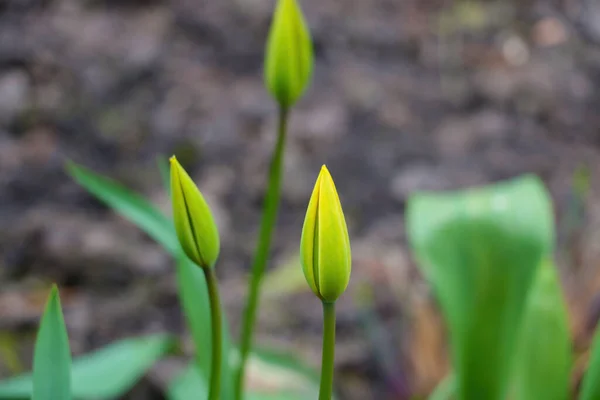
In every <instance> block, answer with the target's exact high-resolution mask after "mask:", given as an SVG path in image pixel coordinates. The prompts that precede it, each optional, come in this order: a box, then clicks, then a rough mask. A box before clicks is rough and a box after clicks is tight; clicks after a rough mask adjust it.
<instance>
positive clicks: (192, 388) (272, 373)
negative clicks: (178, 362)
mask: <svg viewBox="0 0 600 400" xmlns="http://www.w3.org/2000/svg"><path fill="white" fill-rule="evenodd" d="M247 381H248V385H247V390H246V393H245V397H244V398H245V399H246V400H304V399H310V398H317V397H318V393H319V373H318V371H315V370H313V369H312V368H310V367H308V366H306V365H304V364H303V363H302V362H300V361H298V360H296V359H294V358H293V357H291V356H288V355H285V354H281V353H278V352H273V351H267V350H253V352H252V353H251V354H250V357H249V360H248V369H247ZM207 393H208V388H207V385H206V381H205V380H204V379H203V378H202V376H201V375H200V374H199V373H198V371H197V369H196V368H194V366H193V365H190V366H189V367H188V368H186V369H185V370H184V371H183V372H182V373H181V374H180V375H178V376H177V377H176V378H175V379H174V380H173V381H172V382H171V383H170V384H169V387H168V389H167V398H168V400H189V399H190V398H205V397H206V395H207ZM223 399H231V397H225V396H223Z"/></svg>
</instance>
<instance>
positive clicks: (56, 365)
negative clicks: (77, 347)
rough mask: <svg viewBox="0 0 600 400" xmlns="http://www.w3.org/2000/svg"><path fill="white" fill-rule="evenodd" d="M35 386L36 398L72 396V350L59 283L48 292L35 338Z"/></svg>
mask: <svg viewBox="0 0 600 400" xmlns="http://www.w3.org/2000/svg"><path fill="white" fill-rule="evenodd" d="M32 389H33V396H32V400H70V399H71V350H70V347H69V337H68V335H67V328H66V326H65V320H64V317H63V313H62V308H61V306H60V297H59V294H58V288H57V287H56V286H53V287H52V290H51V291H50V295H49V296H48V301H47V303H46V309H45V311H44V315H43V316H42V320H41V322H40V328H39V330H38V335H37V339H36V342H35V350H34V356H33V388H31V387H30V390H32ZM31 394H32V393H31V391H30V392H29V393H28V395H31ZM28 397H29V396H28Z"/></svg>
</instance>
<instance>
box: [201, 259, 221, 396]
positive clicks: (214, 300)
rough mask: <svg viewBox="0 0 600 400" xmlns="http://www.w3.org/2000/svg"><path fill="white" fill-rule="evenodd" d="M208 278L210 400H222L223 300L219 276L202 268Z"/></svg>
mask: <svg viewBox="0 0 600 400" xmlns="http://www.w3.org/2000/svg"><path fill="white" fill-rule="evenodd" d="M202 270H203V271H204V276H205V277H206V286H207V287H208V297H209V299H210V317H211V321H210V322H211V327H212V363H211V371H210V389H209V394H208V400H220V399H219V397H220V392H221V362H222V357H221V353H222V349H223V345H222V332H221V327H222V322H221V300H220V298H219V287H218V282H217V276H216V275H215V271H214V269H213V268H202Z"/></svg>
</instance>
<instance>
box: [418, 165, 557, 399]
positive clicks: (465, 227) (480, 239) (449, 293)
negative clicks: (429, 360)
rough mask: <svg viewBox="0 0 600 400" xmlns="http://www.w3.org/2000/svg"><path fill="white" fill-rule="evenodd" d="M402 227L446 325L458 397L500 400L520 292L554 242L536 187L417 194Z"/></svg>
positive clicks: (522, 181) (528, 181) (522, 184)
mask: <svg viewBox="0 0 600 400" xmlns="http://www.w3.org/2000/svg"><path fill="white" fill-rule="evenodd" d="M407 226H408V236H409V241H410V244H411V247H412V249H413V252H414V254H415V258H416V260H417V263H418V265H419V267H420V269H421V271H422V272H423V274H424V275H425V277H426V279H427V280H428V281H429V283H430V285H431V287H432V290H433V293H434V295H435V296H436V298H437V300H438V302H439V304H440V306H441V308H442V312H443V314H444V318H445V321H446V323H447V325H448V329H449V334H450V344H451V346H450V347H451V352H452V361H453V364H454V371H455V373H456V377H457V385H458V386H457V390H458V398H459V399H461V400H479V399H486V400H499V399H502V398H503V397H504V394H505V392H506V386H507V381H508V378H509V374H510V367H511V359H512V354H513V352H514V347H515V342H516V340H517V334H518V332H519V324H520V321H521V317H522V315H523V310H524V308H525V303H526V300H527V294H528V292H529V289H530V287H531V284H532V282H533V279H534V276H535V273H536V270H537V267H538V265H539V264H540V262H541V259H542V257H543V256H544V255H546V254H549V252H550V250H551V246H552V242H553V240H554V232H553V219H552V209H551V203H550V199H549V196H548V194H547V192H546V190H545V188H544V186H543V184H542V183H541V181H540V180H539V179H538V178H536V177H533V176H525V177H521V178H517V179H513V180H510V181H507V182H502V183H497V184H493V185H490V186H487V187H484V188H479V189H471V190H465V191H460V192H454V193H445V194H417V195H414V196H412V198H411V199H410V200H409V202H408V210H407Z"/></svg>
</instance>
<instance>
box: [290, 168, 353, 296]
mask: <svg viewBox="0 0 600 400" xmlns="http://www.w3.org/2000/svg"><path fill="white" fill-rule="evenodd" d="M300 261H301V262H302V269H303V271H304V276H305V277H306V281H307V282H308V284H309V286H310V288H311V289H312V291H313V292H314V293H315V294H316V295H317V296H318V297H319V298H320V299H321V300H323V301H326V302H333V301H335V300H337V298H338V297H340V295H341V294H342V293H343V292H344V291H345V290H346V287H347V286H348V282H349V281H350V270H351V251H350V239H349V237H348V228H347V227H346V220H345V219H344V212H343V211H342V205H341V204H340V198H339V197H338V194H337V191H336V189H335V184H334V183H333V179H332V178H331V175H330V174H329V171H328V170H327V167H325V166H324V165H323V167H322V168H321V172H320V173H319V177H318V178H317V182H316V183H315V188H314V190H313V193H312V196H311V198H310V202H309V204H308V210H307V211H306V218H305V220H304V227H303V228H302V239H301V241H300Z"/></svg>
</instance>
